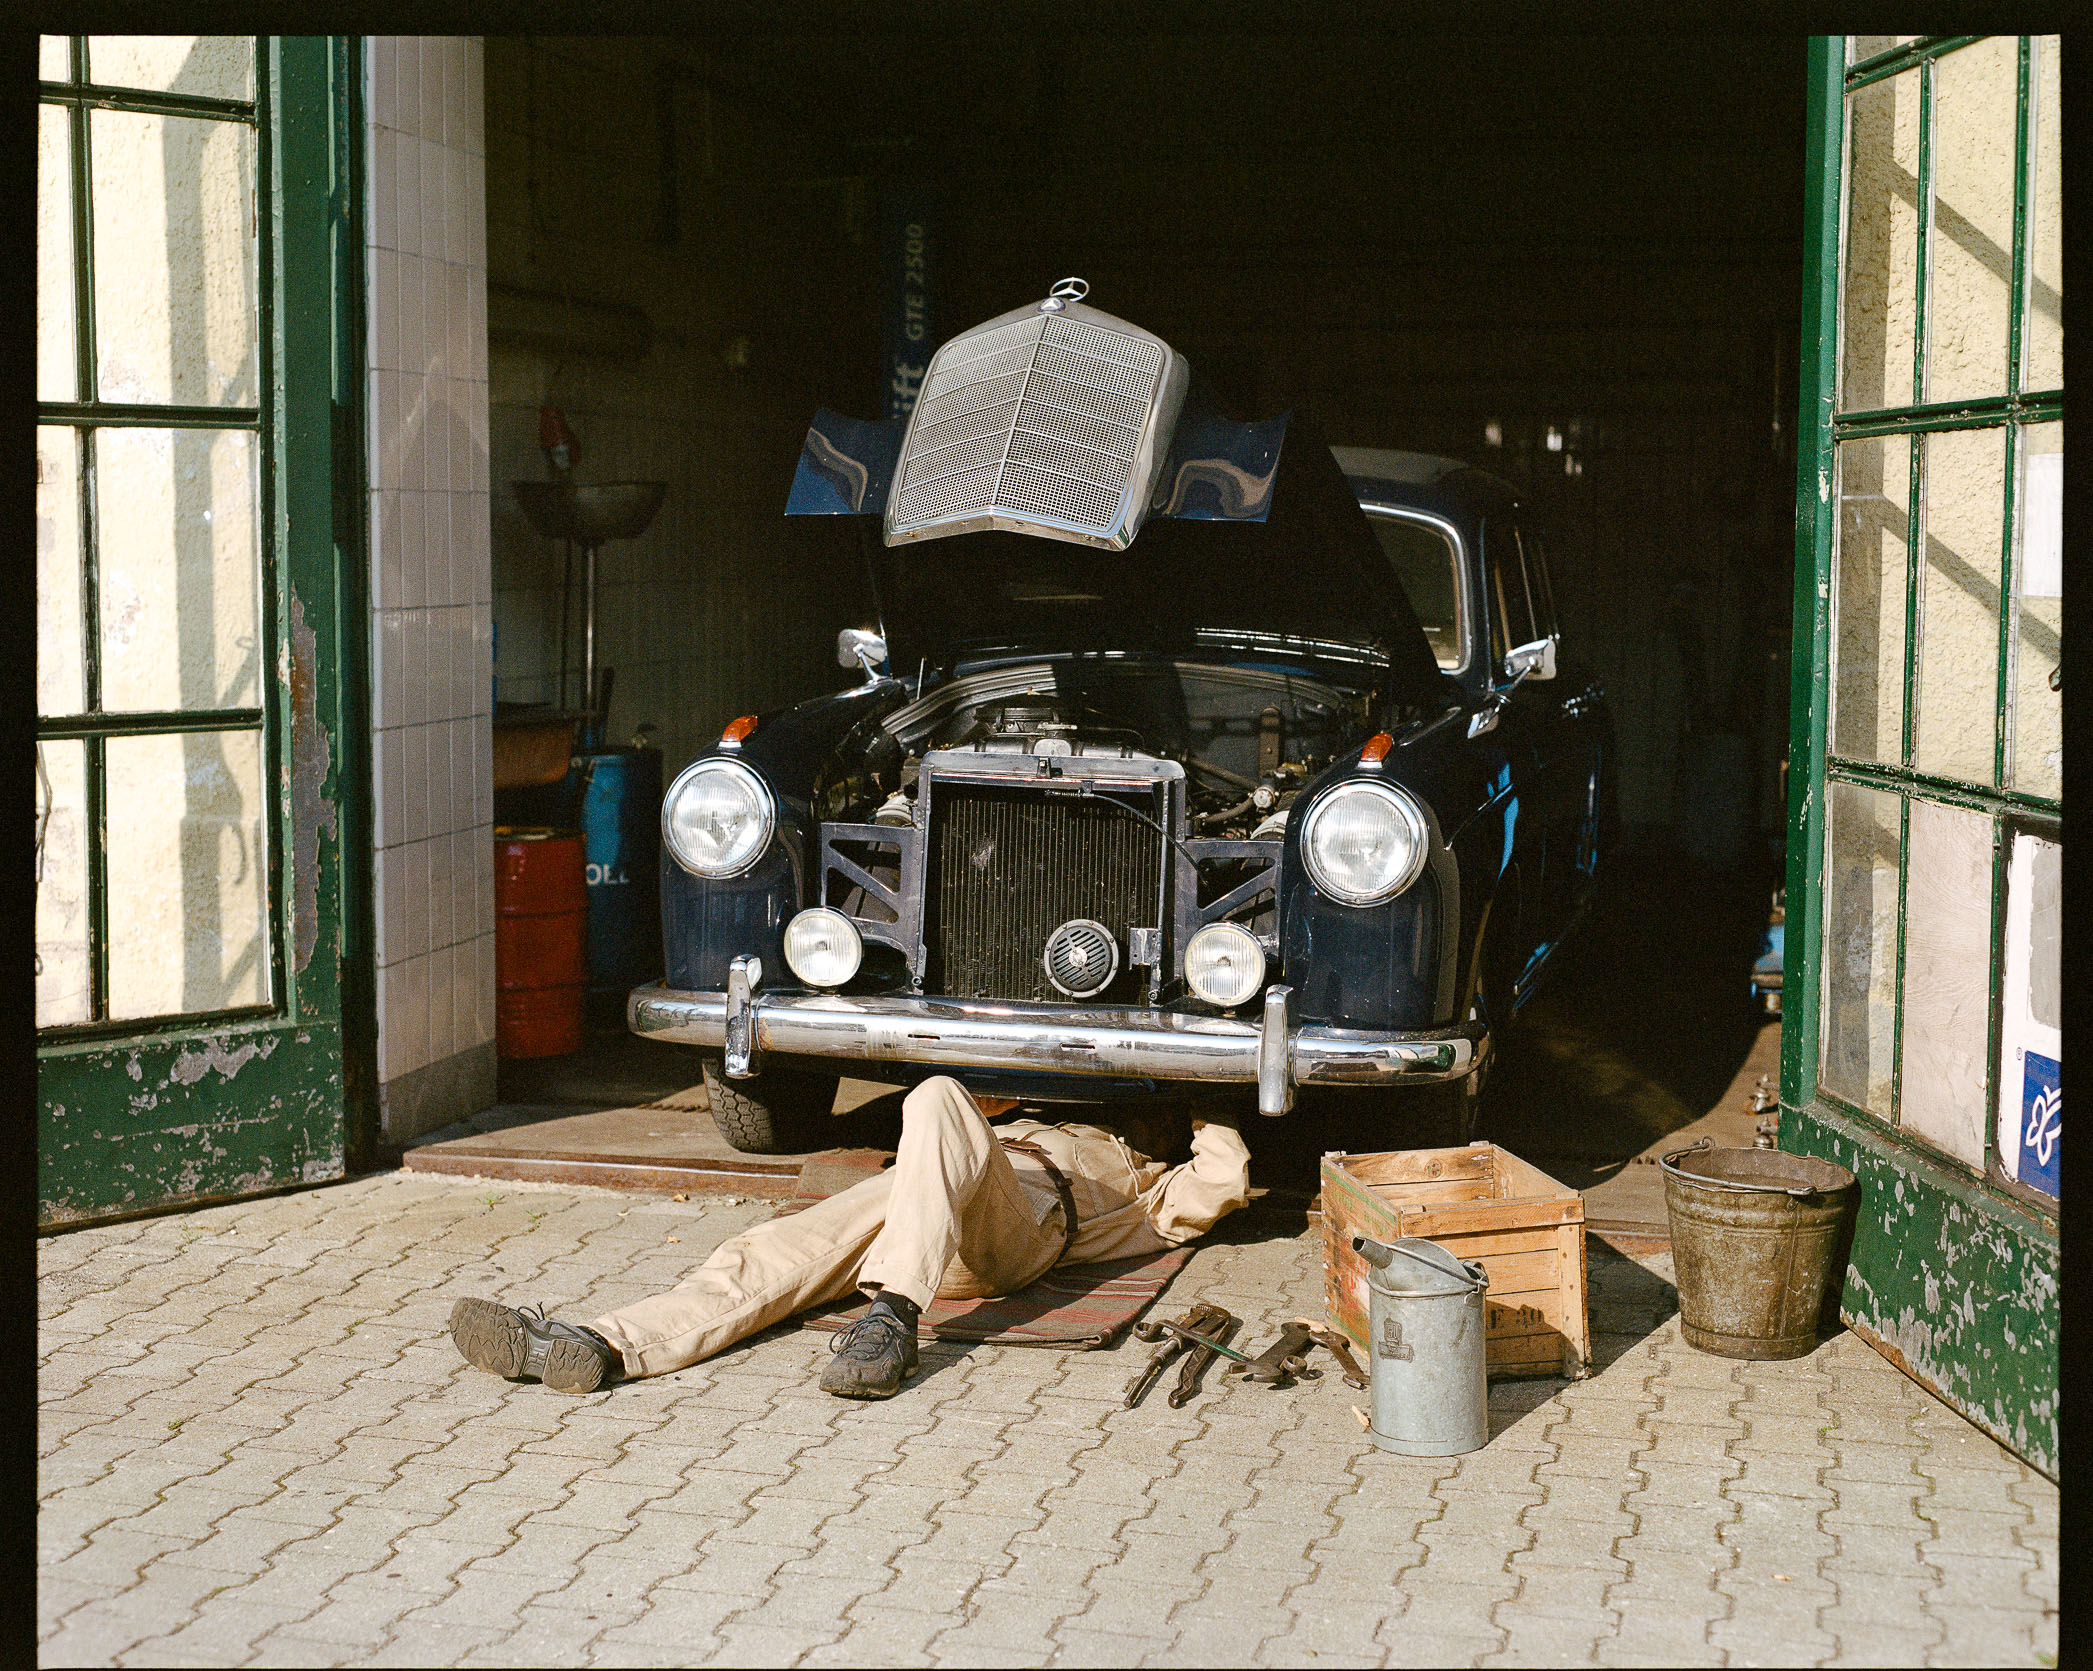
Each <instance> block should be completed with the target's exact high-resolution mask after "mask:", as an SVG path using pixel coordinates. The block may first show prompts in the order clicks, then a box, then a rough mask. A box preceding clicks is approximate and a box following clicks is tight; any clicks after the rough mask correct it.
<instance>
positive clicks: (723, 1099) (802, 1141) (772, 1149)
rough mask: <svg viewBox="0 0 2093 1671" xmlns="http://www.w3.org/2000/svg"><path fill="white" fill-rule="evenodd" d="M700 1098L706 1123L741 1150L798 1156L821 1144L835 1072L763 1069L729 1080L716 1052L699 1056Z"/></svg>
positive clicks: (832, 1099)
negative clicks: (708, 1113) (708, 1117)
mask: <svg viewBox="0 0 2093 1671" xmlns="http://www.w3.org/2000/svg"><path fill="white" fill-rule="evenodd" d="M704 1072H705V1100H706V1101H707V1102H708V1103H710V1104H711V1106H712V1123H713V1124H714V1125H716V1126H718V1127H719V1134H720V1136H722V1137H724V1138H725V1139H726V1140H727V1141H728V1142H729V1143H730V1144H732V1145H733V1146H734V1147H735V1148H736V1149H739V1150H740V1151H741V1152H742V1153H743V1154H745V1155H803V1154H807V1153H809V1152H811V1151H812V1150H815V1149H819V1148H823V1147H825V1146H826V1145H825V1143H824V1141H823V1140H824V1138H825V1137H826V1136H827V1135H828V1125H829V1121H830V1120H831V1118H832V1117H833V1110H834V1108H835V1106H836V1086H837V1084H838V1083H839V1081H840V1079H841V1077H842V1076H841V1075H840V1074H833V1073H810V1072H808V1071H807V1070H806V1069H804V1068H775V1067H774V1068H766V1069H764V1071H763V1072H762V1073H760V1074H758V1075H756V1077H755V1078H753V1079H729V1078H728V1077H727V1070H726V1064H725V1063H724V1062H722V1061H721V1059H720V1058H719V1057H717V1056H707V1057H706V1058H705V1059H704Z"/></svg>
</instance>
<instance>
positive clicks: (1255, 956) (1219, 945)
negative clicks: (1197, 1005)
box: [1185, 923, 1265, 1009]
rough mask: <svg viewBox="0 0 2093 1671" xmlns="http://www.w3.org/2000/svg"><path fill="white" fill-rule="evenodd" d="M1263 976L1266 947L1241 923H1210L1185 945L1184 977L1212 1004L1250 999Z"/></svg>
mask: <svg viewBox="0 0 2093 1671" xmlns="http://www.w3.org/2000/svg"><path fill="white" fill-rule="evenodd" d="M1264 978H1265V949H1264V947H1263V946H1262V945H1261V944H1259V942H1258V938H1257V936H1256V935H1254V934H1252V933H1251V932H1250V931H1249V930H1248V929H1247V928H1244V927H1243V926H1242V925H1241V924H1239V923H1209V924H1208V925H1207V926H1206V927H1205V928H1202V929H1201V930H1200V931H1199V932H1198V933H1197V934H1195V935H1193V936H1192V939H1191V942H1190V944H1188V945H1187V946H1186V947H1185V981H1186V983H1187V984H1188V985H1190V987H1191V988H1192V990H1193V991H1194V992H1196V993H1198V994H1199V996H1200V997H1202V998H1204V999H1205V1000H1206V1001H1207V1002H1208V1003H1209V1004H1219V1005H1221V1006H1222V1007H1223V1008H1224V1009H1233V1008H1234V1007H1235V1006H1236V1005H1237V1004H1244V1003H1248V1002H1249V1001H1250V1000H1251V999H1252V998H1254V997H1255V996H1256V995H1257V989H1258V988H1259V987H1260V986H1262V985H1263V984H1264Z"/></svg>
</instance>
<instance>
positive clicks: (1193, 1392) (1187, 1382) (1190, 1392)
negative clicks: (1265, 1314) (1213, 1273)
mask: <svg viewBox="0 0 2093 1671" xmlns="http://www.w3.org/2000/svg"><path fill="white" fill-rule="evenodd" d="M1242 1326H1243V1320H1242V1319H1241V1318H1240V1317H1237V1316H1234V1315H1232V1314H1231V1313H1229V1312H1226V1311H1224V1312H1222V1313H1221V1318H1220V1321H1219V1322H1217V1323H1214V1324H1211V1325H1209V1327H1208V1330H1207V1332H1208V1333H1209V1334H1210V1335H1212V1336H1213V1338H1214V1341H1215V1345H1216V1346H1218V1345H1219V1343H1220V1342H1222V1341H1225V1340H1228V1339H1230V1338H1231V1337H1232V1336H1233V1335H1234V1334H1235V1331H1236V1330H1237V1329H1239V1328H1241V1327H1242ZM1215 1355H1216V1352H1215V1346H1195V1347H1193V1348H1192V1351H1191V1355H1190V1356H1189V1357H1187V1358H1186V1359H1185V1365H1184V1368H1182V1369H1180V1370H1179V1371H1178V1372H1177V1386H1176V1387H1175V1388H1174V1389H1173V1390H1172V1391H1171V1394H1170V1408H1171V1409H1173V1410H1182V1409H1183V1408H1184V1407H1185V1406H1186V1405H1187V1404H1189V1403H1191V1402H1192V1400H1193V1399H1194V1398H1196V1397H1197V1396H1198V1394H1199V1377H1200V1376H1202V1375H1204V1374H1205V1373H1206V1366H1207V1365H1208V1364H1210V1363H1212V1362H1213V1361H1214V1358H1215Z"/></svg>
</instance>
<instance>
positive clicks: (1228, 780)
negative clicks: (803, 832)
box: [880, 658, 1368, 839]
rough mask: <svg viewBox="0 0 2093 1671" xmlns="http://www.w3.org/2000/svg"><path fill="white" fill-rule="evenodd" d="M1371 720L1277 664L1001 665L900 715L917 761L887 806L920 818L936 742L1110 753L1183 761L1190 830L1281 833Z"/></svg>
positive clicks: (1355, 703)
mask: <svg viewBox="0 0 2093 1671" xmlns="http://www.w3.org/2000/svg"><path fill="white" fill-rule="evenodd" d="M1367 717H1368V699H1367V697H1366V695H1365V694H1364V693H1361V692H1355V691H1349V690H1345V689H1343V688H1341V687H1339V686H1336V685H1332V684H1328V683H1325V682H1323V681H1320V680H1316V679H1309V678H1305V677H1303V676H1301V675H1299V674H1294V673H1287V672H1282V671H1276V670H1271V669H1266V668H1249V667H1240V666H1234V665H1228V664H1216V663H1208V662H1197V661H1170V660H1163V659H1160V658H1158V659H1155V660H1133V659H1126V660H1098V661H1090V660H1083V661H1079V662H1055V663H1044V664H1035V665H1031V666H1024V667H1015V668H1010V667H1005V668H996V669H991V670H988V671H985V672H981V673H977V674H970V675H965V676H962V677H960V678H958V679H955V680H953V681H951V682H950V683H949V684H947V685H944V686H941V687H940V688H939V689H937V690H935V691H933V692H930V693H928V694H927V695H926V696H924V697H922V698H920V699H918V700H917V701H915V702H911V703H909V704H906V705H905V706H904V707H903V708H901V709H899V710H897V711H896V712H895V713H894V714H893V715H891V716H889V718H888V719H887V721H886V726H887V729H888V731H889V732H890V733H892V734H893V735H894V736H895V737H896V738H897V740H898V741H899V742H900V743H901V744H902V746H903V749H904V751H905V763H904V765H903V767H902V769H901V774H900V782H899V784H898V785H897V786H896V788H895V792H894V793H893V794H892V795H890V796H889V799H888V802H887V804H886V805H885V806H883V807H882V808H881V813H880V815H881V816H882V817H883V818H886V819H888V820H894V819H897V818H901V819H905V818H907V817H908V816H909V807H910V805H911V803H912V802H913V799H914V790H915V783H916V778H917V773H918V770H919V768H920V764H921V761H922V758H923V755H924V754H925V753H926V752H928V751H930V750H933V749H936V750H972V751H978V752H981V753H985V754H1004V755H1033V756H1036V757H1039V758H1040V759H1042V760H1044V761H1051V760H1052V759H1053V758H1055V757H1057V756H1081V757H1096V756H1100V755H1104V756H1117V757H1119V758H1122V759H1134V758H1147V759H1155V760H1171V761H1175V762H1177V764H1178V765H1180V766H1181V767H1182V768H1183V769H1184V772H1185V778H1186V799H1185V806H1186V815H1187V819H1188V822H1189V825H1190V828H1189V829H1188V830H1187V831H1185V832H1184V833H1186V834H1196V835H1202V836H1216V837H1226V838H1232V839H1271V838H1276V837H1277V836H1278V834H1279V833H1280V830H1281V828H1283V825H1284V819H1285V814H1286V810H1287V807H1288V806H1289V805H1290V804H1291V802H1292V801H1293V799H1294V797H1295V796H1296V795H1297V794H1298V793H1299V792H1300V789H1301V788H1302V786H1303V785H1305V784H1306V783H1307V782H1308V781H1309V780H1310V779H1311V778H1312V777H1314V776H1315V774H1316V773H1318V772H1320V771H1321V770H1322V769H1323V768H1324V767H1325V766H1326V765H1328V764H1329V763H1330V761H1331V760H1333V759H1335V758H1336V757H1337V755H1338V754H1339V753H1341V752H1342V751H1343V750H1344V749H1346V748H1347V747H1350V746H1353V745H1355V744H1356V743H1357V741H1358V740H1359V738H1360V736H1361V735H1362V734H1363V732H1364V730H1365V728H1366V724H1367Z"/></svg>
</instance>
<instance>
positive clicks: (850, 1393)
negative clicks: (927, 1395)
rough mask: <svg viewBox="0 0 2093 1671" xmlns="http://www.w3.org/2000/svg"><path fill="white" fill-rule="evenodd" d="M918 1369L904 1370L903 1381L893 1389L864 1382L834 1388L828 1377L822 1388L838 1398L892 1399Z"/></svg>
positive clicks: (823, 1380)
mask: <svg viewBox="0 0 2093 1671" xmlns="http://www.w3.org/2000/svg"><path fill="white" fill-rule="evenodd" d="M916 1369H917V1366H916V1365H914V1364H910V1365H909V1366H908V1368H906V1369H904V1370H903V1371H902V1372H901V1379H900V1380H899V1381H897V1382H895V1383H894V1385H893V1386H891V1387H878V1386H873V1385H871V1384H870V1383H868V1382H864V1381H859V1382H855V1383H853V1384H850V1385H845V1386H833V1387H832V1386H830V1385H829V1383H828V1378H827V1377H826V1376H824V1377H823V1378H822V1380H821V1383H820V1386H821V1390H822V1391H823V1392H825V1393H831V1394H833V1395H834V1396H835V1397H837V1398H892V1397H893V1396H894V1395H895V1394H896V1393H898V1392H900V1391H901V1389H902V1388H903V1387H905V1386H907V1385H908V1381H909V1377H910V1376H912V1375H914V1374H915V1373H916Z"/></svg>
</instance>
